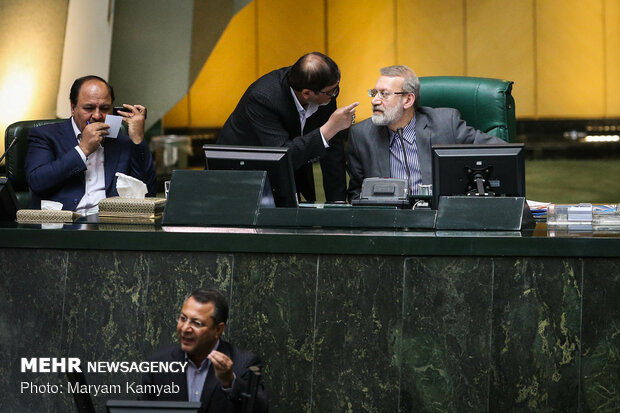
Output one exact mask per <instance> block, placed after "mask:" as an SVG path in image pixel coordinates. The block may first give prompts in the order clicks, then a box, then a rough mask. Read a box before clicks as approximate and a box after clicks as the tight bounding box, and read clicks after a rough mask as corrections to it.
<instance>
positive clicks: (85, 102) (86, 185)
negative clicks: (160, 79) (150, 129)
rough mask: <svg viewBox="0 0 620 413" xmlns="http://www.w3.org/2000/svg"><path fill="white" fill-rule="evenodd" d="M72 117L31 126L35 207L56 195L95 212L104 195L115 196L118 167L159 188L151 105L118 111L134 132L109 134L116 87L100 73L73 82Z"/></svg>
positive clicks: (70, 206) (29, 164)
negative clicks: (150, 137) (150, 141)
mask: <svg viewBox="0 0 620 413" xmlns="http://www.w3.org/2000/svg"><path fill="white" fill-rule="evenodd" d="M69 100H70V102H71V118H70V119H68V120H67V121H65V122H61V123H55V124H49V125H44V126H40V127H38V128H34V129H32V130H31V131H30V136H29V137H28V153H27V154H26V174H27V179H28V186H29V187H30V192H31V200H30V208H35V209H38V208H40V206H41V199H45V200H52V201H57V202H60V203H62V204H63V209H65V210H72V211H78V212H80V213H82V214H90V213H94V212H97V211H98V203H99V201H100V200H101V199H103V198H106V197H110V196H116V195H118V192H117V191H116V177H115V174H116V172H121V173H123V174H125V175H129V176H132V177H134V178H137V179H139V180H141V181H143V182H144V183H145V184H146V185H147V188H148V194H149V195H151V196H153V195H155V191H156V175H155V168H154V167H153V161H152V157H151V153H150V152H149V149H148V147H147V145H146V142H145V141H144V120H145V114H146V108H145V107H144V106H141V105H123V107H124V108H125V110H124V111H121V112H119V115H121V116H123V120H124V122H125V123H126V124H127V125H128V132H129V135H125V134H123V133H119V134H118V137H117V138H116V139H112V138H106V136H107V135H108V129H109V125H107V124H105V123H104V121H105V117H106V115H111V114H112V109H113V107H112V104H113V102H114V90H113V89H112V87H111V86H110V85H109V84H108V83H107V82H106V81H105V80H103V79H102V78H100V77H98V76H84V77H81V78H79V79H77V80H75V82H74V83H73V86H72V87H71V92H70V95H69Z"/></svg>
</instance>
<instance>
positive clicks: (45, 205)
mask: <svg viewBox="0 0 620 413" xmlns="http://www.w3.org/2000/svg"><path fill="white" fill-rule="evenodd" d="M41 209H43V210H48V211H60V210H61V209H62V203H60V202H56V201H45V200H41Z"/></svg>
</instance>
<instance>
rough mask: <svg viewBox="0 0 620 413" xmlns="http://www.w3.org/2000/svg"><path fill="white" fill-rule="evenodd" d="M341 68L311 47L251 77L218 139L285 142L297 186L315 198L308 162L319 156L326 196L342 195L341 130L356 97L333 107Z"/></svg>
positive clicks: (237, 142)
mask: <svg viewBox="0 0 620 413" xmlns="http://www.w3.org/2000/svg"><path fill="white" fill-rule="evenodd" d="M339 85H340V70H339V69H338V66H337V65H336V63H335V62H334V61H333V60H332V59H331V58H329V57H328V56H326V55H324V54H322V53H318V52H313V53H309V54H307V55H304V56H302V57H301V58H299V60H297V62H295V64H294V65H293V66H290V67H283V68H281V69H277V70H274V71H273V72H270V73H267V74H266V75H264V76H262V77H261V78H259V79H258V80H257V81H255V82H254V83H253V84H252V85H250V87H249V88H248V89H247V90H246V92H245V94H244V95H243V97H242V98H241V100H240V101H239V103H238V104H237V107H236V108H235V110H234V111H233V113H232V114H231V115H230V117H229V118H228V120H227V121H226V123H225V124H224V127H223V128H222V131H221V132H220V135H219V137H218V140H217V143H218V144H222V145H246V146H272V147H282V146H284V147H288V148H290V151H289V152H290V153H291V155H292V160H293V168H294V169H295V183H296V186H297V191H298V192H299V193H300V194H301V195H303V197H304V198H305V199H306V201H308V202H314V201H316V194H315V189H314V177H313V170H312V163H313V162H316V161H317V160H318V161H320V164H321V170H322V172H323V188H324V190H325V198H326V201H327V202H336V201H344V200H345V199H346V177H345V156H344V136H343V134H342V133H340V132H341V131H343V130H345V129H347V128H349V127H350V126H351V124H352V123H353V121H354V120H355V108H356V106H357V105H358V104H359V103H358V102H355V103H353V104H350V105H349V106H345V107H342V108H339V109H336V97H337V96H338V92H339V91H340V86H339Z"/></svg>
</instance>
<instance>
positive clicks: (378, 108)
mask: <svg viewBox="0 0 620 413" xmlns="http://www.w3.org/2000/svg"><path fill="white" fill-rule="evenodd" d="M372 110H373V111H375V110H378V111H380V112H383V109H381V107H380V106H379V105H372Z"/></svg>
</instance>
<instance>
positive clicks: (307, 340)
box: [226, 254, 317, 412]
mask: <svg viewBox="0 0 620 413" xmlns="http://www.w3.org/2000/svg"><path fill="white" fill-rule="evenodd" d="M316 279H317V257H316V256H313V255H271V254H267V255H258V254H237V255H235V260H234V276H233V280H234V281H233V288H232V291H233V293H232V299H231V302H232V303H233V305H232V306H231V314H230V322H229V324H228V327H227V330H228V332H227V333H226V336H227V337H228V339H229V340H230V341H231V342H233V343H234V344H236V345H238V346H240V347H242V348H246V349H248V350H252V351H254V352H256V353H258V354H259V355H260V356H261V357H262V359H263V363H264V375H265V389H266V392H267V395H268V397H269V400H270V411H274V412H278V411H280V412H301V411H309V409H310V395H311V390H312V360H313V356H314V354H313V351H314V347H313V345H314V342H313V338H314V335H313V328H314V308H315V299H316V291H315V290H316Z"/></svg>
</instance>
